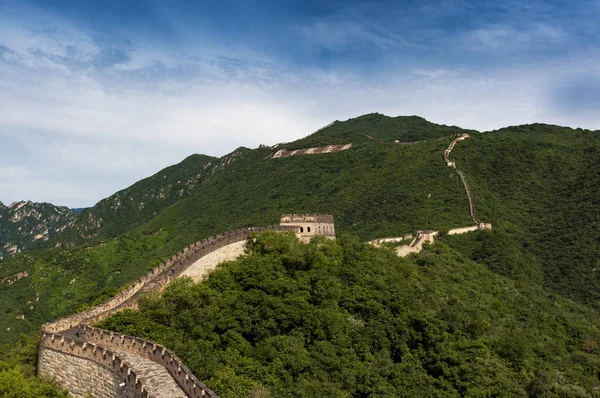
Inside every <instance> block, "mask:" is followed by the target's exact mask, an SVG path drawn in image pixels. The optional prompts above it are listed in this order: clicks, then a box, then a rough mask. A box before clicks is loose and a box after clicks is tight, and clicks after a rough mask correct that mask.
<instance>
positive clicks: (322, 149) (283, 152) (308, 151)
mask: <svg viewBox="0 0 600 398" xmlns="http://www.w3.org/2000/svg"><path fill="white" fill-rule="evenodd" d="M350 148H352V144H344V145H327V146H319V147H314V148H304V149H294V150H287V149H280V150H278V151H277V152H276V153H275V154H274V155H273V159H277V158H287V157H290V156H298V155H321V154H324V153H331V152H339V151H346V150H348V149H350Z"/></svg>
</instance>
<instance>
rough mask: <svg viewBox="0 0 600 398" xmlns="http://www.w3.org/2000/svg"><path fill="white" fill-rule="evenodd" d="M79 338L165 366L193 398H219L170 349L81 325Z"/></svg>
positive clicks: (137, 338)
mask: <svg viewBox="0 0 600 398" xmlns="http://www.w3.org/2000/svg"><path fill="white" fill-rule="evenodd" d="M79 336H80V337H81V338H82V339H83V340H85V341H88V342H91V343H95V344H97V345H99V346H102V347H107V348H109V349H112V350H115V351H118V352H128V353H131V354H136V355H141V356H143V357H145V358H148V359H150V360H151V361H153V362H156V363H158V364H160V365H162V366H164V367H165V368H166V369H167V371H168V372H169V374H170V375H171V376H173V379H175V381H176V382H177V384H179V386H180V387H181V388H182V389H183V390H184V392H185V393H186V394H187V395H188V396H189V397H192V398H201V397H215V398H216V397H217V395H216V394H215V393H214V392H213V391H211V390H210V389H209V388H208V387H206V386H205V385H204V384H202V383H201V382H200V381H199V380H198V379H197V378H196V376H194V374H193V373H192V372H191V371H190V370H189V369H188V368H187V367H186V366H185V365H184V364H183V362H182V361H181V360H180V359H179V358H178V357H177V356H176V355H175V354H174V353H173V352H172V351H171V350H169V349H168V348H166V347H165V346H162V345H160V344H157V343H154V342H152V341H148V340H144V339H140V338H139V337H133V336H126V335H124V334H120V333H115V332H111V331H108V330H103V329H98V328H94V327H91V326H86V325H80V326H79Z"/></svg>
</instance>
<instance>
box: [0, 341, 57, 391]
mask: <svg viewBox="0 0 600 398" xmlns="http://www.w3.org/2000/svg"><path fill="white" fill-rule="evenodd" d="M38 344H39V341H38V340H36V339H34V338H31V337H27V336H25V335H22V336H21V337H20V339H19V341H18V342H17V343H16V344H14V345H11V346H3V347H0V397H4V398H66V397H67V394H66V393H65V392H62V391H61V390H60V389H59V388H58V387H56V386H55V385H54V384H53V383H49V382H47V381H43V380H39V379H38V378H37V377H35V366H34V365H35V363H36V358H37V346H38Z"/></svg>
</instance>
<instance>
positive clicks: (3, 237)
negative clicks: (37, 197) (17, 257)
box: [0, 155, 227, 259]
mask: <svg viewBox="0 0 600 398" xmlns="http://www.w3.org/2000/svg"><path fill="white" fill-rule="evenodd" d="M226 159H227V158H225V159H222V160H223V161H226ZM218 160H219V159H217V158H213V157H210V156H206V155H191V156H189V157H188V158H186V159H184V160H183V161H182V162H181V163H178V164H176V165H173V166H169V167H167V168H165V169H163V170H161V171H160V172H158V173H156V174H155V175H153V176H151V177H148V178H145V179H143V180H141V181H138V182H137V183H135V184H133V185H132V186H130V187H128V188H126V189H124V190H122V191H119V192H117V193H115V194H114V195H111V196H109V197H108V198H106V199H103V200H101V201H100V202H98V203H97V204H96V205H95V206H93V207H91V208H81V209H71V210H69V209H67V208H66V207H57V206H53V205H51V204H49V203H32V202H30V201H27V202H15V203H13V204H11V205H10V206H8V207H7V206H4V205H3V204H2V203H1V202H0V259H2V258H7V257H9V256H12V255H14V254H16V253H20V252H21V251H24V250H28V249H33V248H40V247H41V248H43V247H53V246H56V245H60V246H74V245H77V244H82V243H84V242H86V241H89V240H94V239H97V238H103V237H114V236H117V235H118V234H121V233H123V232H126V231H127V230H129V229H131V228H133V227H136V226H138V225H140V224H142V223H144V222H146V221H148V220H149V219H150V218H152V216H154V215H156V214H158V213H159V212H160V211H162V210H164V209H165V208H166V207H168V206H169V205H171V204H173V203H174V202H176V201H177V200H179V199H182V198H186V197H188V196H190V195H191V194H192V193H193V192H195V190H197V189H198V188H199V187H200V186H201V185H202V184H203V183H204V182H205V180H206V179H207V178H210V176H211V175H212V174H214V173H215V172H216V170H218V169H219V167H220V166H222V164H220V163H219V162H218Z"/></svg>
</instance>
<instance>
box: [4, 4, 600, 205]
mask: <svg viewBox="0 0 600 398" xmlns="http://www.w3.org/2000/svg"><path fill="white" fill-rule="evenodd" d="M599 20H600V0H590V1H588V0H580V1H569V2H567V1H538V0H532V1H527V2H522V1H514V0H508V1H504V2H498V1H488V0H482V1H459V0H439V1H330V2H327V1H318V2H316V1H314V2H313V1H278V2H272V1H269V2H268V1H242V0H237V1H220V2H202V1H183V0H172V1H141V0H129V1H120V0H118V1H116V0H104V1H101V2H100V1H95V0H94V1H87V0H78V1H67V0H53V1H47V0H37V1H31V0H29V1H27V0H19V1H16V0H0V201H2V202H4V203H5V204H8V203H10V202H12V201H15V200H26V199H31V200H34V201H48V202H52V203H55V204H61V205H67V206H71V207H80V206H90V205H93V204H94V203H95V202H97V201H98V200H100V199H102V198H103V197H106V196H109V195H111V194H112V193H114V192H115V191H117V190H119V189H122V188H125V187H126V186H128V185H130V184H132V183H134V182H135V181H137V180H139V179H141V178H143V177H146V176H149V175H151V174H153V173H154V172H156V171H158V170H160V169H162V168H163V167H165V166H167V165H170V164H173V163H176V162H179V161H180V160H182V159H183V158H184V157H186V156H187V155H189V154H191V153H206V154H209V155H217V156H220V155H223V154H225V153H228V152H231V151H232V150H234V149H235V148H236V147H238V146H242V145H243V146H247V147H256V146H258V145H259V144H268V145H273V144H275V143H277V142H282V141H290V140H293V139H296V138H299V137H302V136H305V135H308V134H310V133H311V132H312V131H314V130H316V129H317V128H319V127H320V126H322V125H325V124H327V123H329V122H330V121H332V120H336V119H338V120H344V119H347V118H350V117H355V116H358V115H361V114H364V113H369V112H380V113H385V114H388V115H391V116H396V115H412V114H417V115H420V116H423V117H425V118H427V119H428V120H431V121H434V122H437V123H443V124H454V125H459V126H462V127H466V128H475V129H479V130H491V129H495V128H499V127H503V126H507V125H515V124H521V123H532V122H544V123H552V124H560V125H568V126H573V127H583V128H590V129H594V130H596V129H600V112H598V111H597V110H598V109H600V66H599V65H600V24H599V23H598V22H597V21H599Z"/></svg>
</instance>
